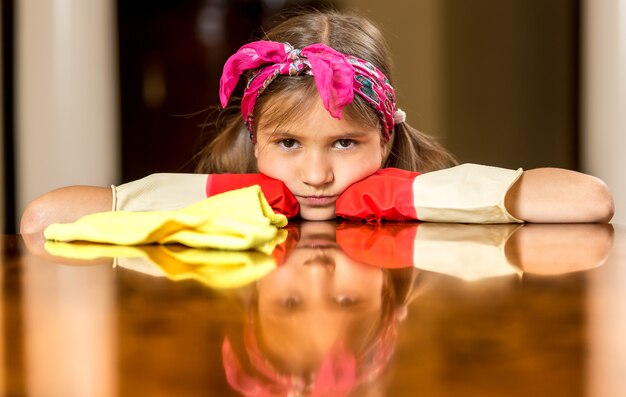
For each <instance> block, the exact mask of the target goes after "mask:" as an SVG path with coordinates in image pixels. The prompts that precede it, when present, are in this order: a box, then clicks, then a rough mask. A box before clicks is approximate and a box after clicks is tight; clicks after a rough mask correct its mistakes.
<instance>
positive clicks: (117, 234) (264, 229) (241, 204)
mask: <svg viewBox="0 0 626 397" xmlns="http://www.w3.org/2000/svg"><path fill="white" fill-rule="evenodd" d="M286 224H287V218H286V217H285V216H284V215H282V214H276V213H274V211H273V210H272V208H271V207H270V206H269V204H268V203H267V200H266V199H265V197H264V196H263V193H262V192H261V188H260V187H259V186H250V187H246V188H243V189H238V190H233V191H230V192H226V193H222V194H218V195H216V196H213V197H210V198H208V199H206V200H204V201H201V202H199V203H196V204H193V205H190V206H188V207H186V208H183V209H180V210H173V211H146V212H126V211H117V212H101V213H96V214H91V215H87V216H84V217H83V218H81V219H79V220H77V221H76V222H74V223H68V224H53V225H50V226H48V227H47V228H46V229H45V230H44V236H45V238H46V239H47V240H55V241H89V242H95V243H109V244H117V245H140V244H153V243H157V244H168V243H180V244H184V245H186V246H189V247H194V248H214V249H226V250H247V249H253V248H259V247H263V246H264V244H266V243H267V242H269V241H271V240H273V239H274V238H276V236H277V233H278V229H277V227H283V226H285V225H286Z"/></svg>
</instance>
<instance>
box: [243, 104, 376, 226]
mask: <svg viewBox="0 0 626 397" xmlns="http://www.w3.org/2000/svg"><path fill="white" fill-rule="evenodd" d="M313 104H314V105H313V106H312V107H311V109H310V112H308V113H307V115H306V116H305V117H304V118H302V119H299V120H293V121H291V122H288V123H283V124H282V125H280V126H279V127H278V128H276V127H275V126H269V125H265V124H264V123H263V121H262V119H261V120H260V122H259V124H258V127H257V132H256V136H257V144H256V146H255V151H254V153H255V156H256V158H257V166H258V169H259V171H260V172H261V173H263V174H265V175H267V176H269V177H272V178H275V179H279V180H281V181H282V182H283V183H285V185H286V186H287V188H288V189H289V190H290V191H291V192H292V193H293V194H294V195H295V197H296V199H297V200H298V203H300V216H301V217H302V218H303V219H307V220H327V219H333V218H334V217H335V202H336V201H337V198H338V197H339V195H340V194H341V193H343V191H344V190H346V188H347V187H348V186H350V185H351V184H353V183H354V182H357V181H359V180H361V179H363V178H365V177H367V176H369V175H371V174H373V173H374V172H376V171H377V170H378V169H379V168H380V167H381V164H382V161H383V159H384V157H385V150H386V148H385V145H384V144H383V142H382V139H381V134H380V131H379V129H378V128H375V127H372V126H369V125H364V124H361V123H358V122H355V121H352V120H350V119H348V118H346V116H345V113H346V112H345V111H344V112H343V117H342V119H341V120H337V119H335V118H333V117H332V116H331V115H330V114H329V113H328V111H327V110H326V109H325V108H324V106H323V104H322V101H321V99H319V98H317V99H316V100H315V101H314V102H313Z"/></svg>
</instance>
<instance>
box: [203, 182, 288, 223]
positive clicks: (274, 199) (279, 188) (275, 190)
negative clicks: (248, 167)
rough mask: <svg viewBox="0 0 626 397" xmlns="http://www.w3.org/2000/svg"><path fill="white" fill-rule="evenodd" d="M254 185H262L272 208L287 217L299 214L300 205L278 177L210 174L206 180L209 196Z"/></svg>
mask: <svg viewBox="0 0 626 397" xmlns="http://www.w3.org/2000/svg"><path fill="white" fill-rule="evenodd" d="M252 185H259V186H261V190H262V191H263V195H264V196H265V198H266V199H267V202H268V203H269V205H270V206H271V207H272V209H273V210H274V211H276V212H278V213H280V214H283V215H285V216H286V217H287V218H293V217H295V216H296V215H298V212H299V211H300V206H299V204H298V201H297V200H296V198H295V196H294V195H293V194H292V193H291V191H289V189H287V186H285V184H284V183H283V182H281V181H279V180H278V179H273V178H270V177H268V176H265V175H263V174H209V175H208V177H207V181H206V195H207V197H211V196H214V195H216V194H219V193H224V192H227V191H230V190H235V189H240V188H244V187H248V186H252Z"/></svg>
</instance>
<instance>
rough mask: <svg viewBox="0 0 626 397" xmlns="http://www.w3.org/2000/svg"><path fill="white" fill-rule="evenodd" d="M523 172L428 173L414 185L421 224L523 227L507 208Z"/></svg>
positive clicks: (476, 168)
mask: <svg viewBox="0 0 626 397" xmlns="http://www.w3.org/2000/svg"><path fill="white" fill-rule="evenodd" d="M522 172H523V170H522V169H521V168H520V169H517V170H509V169H504V168H497V167H490V166H485V165H478V164H462V165H458V166H456V167H452V168H447V169H443V170H439V171H433V172H428V173H425V174H422V175H420V176H418V177H416V178H415V180H414V181H413V201H414V205H415V209H416V211H417V217H418V219H419V220H421V221H429V222H455V223H521V222H523V221H522V220H520V219H517V218H515V217H514V216H512V215H511V214H510V213H509V212H508V211H507V209H506V207H505V206H504V198H505V196H506V193H507V192H508V190H509V189H510V187H511V186H512V185H513V184H514V183H515V181H517V179H518V178H519V177H520V175H522Z"/></svg>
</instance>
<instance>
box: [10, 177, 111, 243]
mask: <svg viewBox="0 0 626 397" xmlns="http://www.w3.org/2000/svg"><path fill="white" fill-rule="evenodd" d="M112 201H113V199H112V193H111V188H108V187H95V186H68V187H63V188H60V189H57V190H53V191H51V192H48V193H46V194H44V195H43V196H41V197H39V198H37V199H35V200H33V201H32V202H31V203H30V204H28V206H27V207H26V209H25V210H24V213H23V214H22V219H21V222H20V233H22V234H28V233H39V232H41V231H43V230H44V229H45V228H46V227H47V226H48V225H50V224H52V223H69V222H74V221H76V220H78V219H79V218H81V217H82V216H84V215H88V214H92V213H95V212H104V211H110V210H111V207H112Z"/></svg>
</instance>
